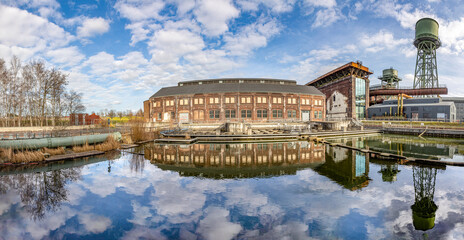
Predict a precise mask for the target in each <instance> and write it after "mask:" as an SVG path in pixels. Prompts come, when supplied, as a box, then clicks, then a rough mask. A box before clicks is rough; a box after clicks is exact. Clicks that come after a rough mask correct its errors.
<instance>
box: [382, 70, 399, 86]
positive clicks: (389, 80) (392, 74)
mask: <svg viewBox="0 0 464 240" xmlns="http://www.w3.org/2000/svg"><path fill="white" fill-rule="evenodd" d="M379 79H380V81H381V83H382V88H383V89H395V88H398V85H399V81H401V78H399V77H398V70H396V69H393V68H389V69H384V70H383V73H382V76H381V77H379Z"/></svg>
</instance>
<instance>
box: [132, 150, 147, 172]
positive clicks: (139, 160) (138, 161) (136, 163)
mask: <svg viewBox="0 0 464 240" xmlns="http://www.w3.org/2000/svg"><path fill="white" fill-rule="evenodd" d="M131 155H132V156H131V158H130V159H129V164H130V169H131V171H135V172H137V173H138V172H141V173H142V172H143V169H144V168H145V158H144V156H143V155H138V154H131Z"/></svg>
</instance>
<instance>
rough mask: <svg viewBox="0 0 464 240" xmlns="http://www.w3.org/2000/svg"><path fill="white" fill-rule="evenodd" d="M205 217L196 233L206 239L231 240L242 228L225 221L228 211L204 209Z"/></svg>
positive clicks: (213, 208) (216, 208) (215, 208)
mask: <svg viewBox="0 0 464 240" xmlns="http://www.w3.org/2000/svg"><path fill="white" fill-rule="evenodd" d="M205 213H206V216H205V218H204V219H202V220H200V224H199V227H198V232H199V233H200V234H201V235H203V236H204V237H205V238H206V239H208V240H211V239H232V238H234V237H235V236H236V235H237V234H238V233H239V232H240V231H241V230H242V226H240V224H237V223H232V222H229V221H228V220H227V217H228V216H229V211H227V210H226V209H223V208H219V207H208V208H207V209H205Z"/></svg>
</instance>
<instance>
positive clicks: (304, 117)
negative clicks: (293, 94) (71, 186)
mask: <svg viewBox="0 0 464 240" xmlns="http://www.w3.org/2000/svg"><path fill="white" fill-rule="evenodd" d="M309 115H310V111H301V120H302V121H303V122H308V121H309Z"/></svg>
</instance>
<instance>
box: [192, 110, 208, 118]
mask: <svg viewBox="0 0 464 240" xmlns="http://www.w3.org/2000/svg"><path fill="white" fill-rule="evenodd" d="M204 114H205V112H204V111H203V110H195V111H193V119H204V118H205V115H204Z"/></svg>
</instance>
